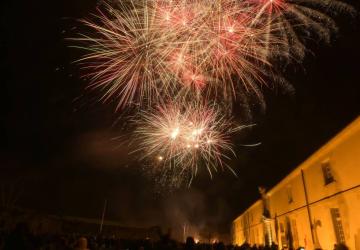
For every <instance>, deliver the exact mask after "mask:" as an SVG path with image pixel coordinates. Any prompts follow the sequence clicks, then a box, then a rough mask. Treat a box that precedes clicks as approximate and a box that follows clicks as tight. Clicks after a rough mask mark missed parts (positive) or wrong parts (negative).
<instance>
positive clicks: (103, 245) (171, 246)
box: [0, 223, 348, 250]
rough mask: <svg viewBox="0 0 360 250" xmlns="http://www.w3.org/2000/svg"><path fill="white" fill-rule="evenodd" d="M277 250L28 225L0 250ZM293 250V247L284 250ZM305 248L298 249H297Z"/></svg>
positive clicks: (0, 243) (0, 242)
mask: <svg viewBox="0 0 360 250" xmlns="http://www.w3.org/2000/svg"><path fill="white" fill-rule="evenodd" d="M22 249H24V250H25V249H26V250H278V249H279V247H278V246H277V245H276V244H275V243H273V244H271V246H257V245H252V246H251V245H249V244H247V243H244V244H242V245H241V246H235V245H225V244H224V243H222V242H216V243H201V242H199V243H196V242H195V240H194V238H192V237H188V238H187V239H186V242H185V243H180V242H177V241H175V240H173V239H171V237H170V234H161V235H159V240H157V241H153V240H151V239H143V240H130V239H121V238H116V237H114V236H112V237H104V236H101V235H78V234H63V235H58V234H55V235H54V234H41V235H34V234H32V233H31V232H30V230H29V229H28V227H27V225H26V224H25V223H19V224H17V225H16V227H15V228H14V230H12V231H11V232H8V233H6V232H4V231H3V232H0V250H22ZM282 249H283V250H293V249H292V248H282ZM303 249H304V248H302V247H299V248H298V250H303ZM334 250H348V248H347V247H346V246H345V245H344V244H335V245H334Z"/></svg>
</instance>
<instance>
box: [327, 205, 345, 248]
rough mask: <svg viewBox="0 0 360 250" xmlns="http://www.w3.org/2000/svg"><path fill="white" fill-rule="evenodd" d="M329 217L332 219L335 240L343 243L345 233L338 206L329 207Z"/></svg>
mask: <svg viewBox="0 0 360 250" xmlns="http://www.w3.org/2000/svg"><path fill="white" fill-rule="evenodd" d="M330 213H331V218H332V221H333V226H334V231H335V236H336V242H337V243H345V234H344V229H343V226H342V222H341V217H340V211H339V209H338V208H330Z"/></svg>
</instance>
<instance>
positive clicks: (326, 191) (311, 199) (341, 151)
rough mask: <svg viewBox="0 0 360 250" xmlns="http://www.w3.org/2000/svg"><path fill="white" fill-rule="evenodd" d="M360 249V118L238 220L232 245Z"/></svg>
mask: <svg viewBox="0 0 360 250" xmlns="http://www.w3.org/2000/svg"><path fill="white" fill-rule="evenodd" d="M245 242H247V243H249V244H251V245H252V244H257V245H266V244H271V243H272V242H275V243H276V244H278V245H279V247H280V248H290V249H297V248H299V247H304V248H305V249H325V250H331V249H334V244H336V243H344V244H346V245H347V246H348V247H349V248H350V250H353V249H354V250H360V117H359V118H357V119H356V120H355V121H354V122H353V123H351V124H350V125H349V126H348V127H346V128H345V129H344V130H343V131H341V132H340V133H339V134H338V135H337V136H335V137H334V138H333V139H332V140H330V141H329V142H328V143H327V144H326V145H324V146H323V147H322V148H320V149H319V150H318V151H317V152H315V153H314V154H313V155H312V156H311V157H309V158H308V159H307V160H306V161H305V162H304V163H302V164H301V165H300V166H298V167H297V168H296V169H295V170H294V171H292V172H291V173H290V174H289V175H288V176H287V177H285V178H284V179H283V180H282V181H281V182H280V183H278V184H277V185H276V186H275V187H273V188H272V189H271V190H269V191H268V192H266V193H264V194H262V199H261V200H259V201H257V202H255V203H254V204H253V205H252V206H251V207H249V208H248V209H247V210H246V211H245V212H244V213H242V214H241V215H240V216H239V217H237V218H236V219H235V220H234V221H233V243H234V244H237V245H241V244H243V243H245Z"/></svg>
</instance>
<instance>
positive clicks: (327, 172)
mask: <svg viewBox="0 0 360 250" xmlns="http://www.w3.org/2000/svg"><path fill="white" fill-rule="evenodd" d="M321 168H322V172H323V176H324V183H325V185H328V184H330V183H332V182H334V181H335V179H334V176H333V174H332V171H331V165H330V161H329V160H327V161H324V162H323V163H322V164H321Z"/></svg>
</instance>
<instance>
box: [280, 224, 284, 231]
mask: <svg viewBox="0 0 360 250" xmlns="http://www.w3.org/2000/svg"><path fill="white" fill-rule="evenodd" d="M280 232H281V233H283V232H284V225H283V224H282V223H280Z"/></svg>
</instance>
